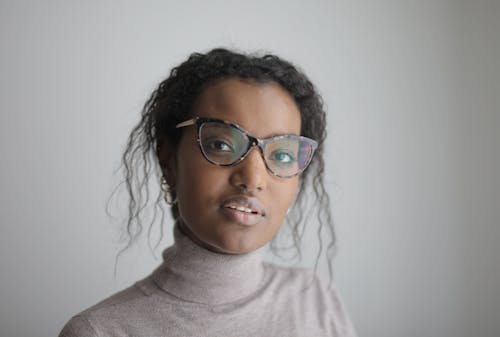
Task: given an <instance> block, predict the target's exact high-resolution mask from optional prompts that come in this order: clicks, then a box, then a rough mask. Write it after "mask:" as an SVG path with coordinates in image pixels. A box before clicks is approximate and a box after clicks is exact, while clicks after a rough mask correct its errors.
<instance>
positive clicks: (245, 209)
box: [228, 206, 255, 213]
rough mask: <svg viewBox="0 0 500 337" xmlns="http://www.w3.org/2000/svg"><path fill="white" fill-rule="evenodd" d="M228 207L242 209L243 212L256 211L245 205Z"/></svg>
mask: <svg viewBox="0 0 500 337" xmlns="http://www.w3.org/2000/svg"><path fill="white" fill-rule="evenodd" d="M228 207H229V208H232V209H235V210H238V211H241V212H246V213H255V212H254V211H252V210H251V209H250V208H246V207H243V206H228Z"/></svg>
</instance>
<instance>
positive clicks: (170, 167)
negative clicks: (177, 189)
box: [156, 142, 177, 187]
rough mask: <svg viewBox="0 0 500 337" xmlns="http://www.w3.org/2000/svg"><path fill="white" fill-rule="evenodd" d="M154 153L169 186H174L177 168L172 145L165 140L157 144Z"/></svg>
mask: <svg viewBox="0 0 500 337" xmlns="http://www.w3.org/2000/svg"><path fill="white" fill-rule="evenodd" d="M156 155H157V157H158V162H159V164H160V168H161V172H162V174H163V176H164V177H165V179H167V183H168V185H169V186H170V187H174V186H175V182H176V177H177V174H176V173H177V170H176V156H177V154H176V152H175V151H174V149H173V147H172V146H171V145H170V144H168V143H167V142H163V144H161V145H159V146H158V147H157V148H156Z"/></svg>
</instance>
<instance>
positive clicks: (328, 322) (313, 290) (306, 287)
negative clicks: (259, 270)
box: [266, 264, 356, 337]
mask: <svg viewBox="0 0 500 337" xmlns="http://www.w3.org/2000/svg"><path fill="white" fill-rule="evenodd" d="M266 268H267V270H268V274H269V275H270V277H269V281H268V282H269V285H268V286H269V287H271V288H272V289H273V293H274V296H275V299H276V300H277V301H280V302H282V303H283V304H285V305H286V307H287V308H288V309H289V310H297V315H298V316H299V315H300V316H303V317H304V318H305V319H307V320H315V319H319V322H318V324H320V325H325V326H329V327H328V329H331V331H333V333H332V335H334V336H349V337H351V336H356V333H355V331H354V328H353V325H352V323H351V319H350V317H349V314H348V312H347V309H346V307H345V305H344V302H343V300H342V298H341V296H340V293H339V290H338V289H337V287H336V285H335V283H334V282H330V283H327V282H325V281H324V280H323V279H322V278H320V277H319V276H318V275H317V274H316V273H314V272H313V271H312V270H310V269H306V268H299V267H281V266H277V265H274V264H266Z"/></svg>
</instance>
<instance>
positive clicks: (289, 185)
mask: <svg viewBox="0 0 500 337" xmlns="http://www.w3.org/2000/svg"><path fill="white" fill-rule="evenodd" d="M298 187H299V184H298V178H297V177H295V178H292V179H290V180H285V181H278V182H277V184H275V185H274V186H273V189H272V193H271V202H272V203H273V204H274V206H275V207H274V208H275V210H276V211H277V212H278V213H279V215H280V216H282V217H285V216H286V213H287V212H288V209H289V207H290V206H291V204H292V202H293V200H294V198H295V194H296V193H297V190H298Z"/></svg>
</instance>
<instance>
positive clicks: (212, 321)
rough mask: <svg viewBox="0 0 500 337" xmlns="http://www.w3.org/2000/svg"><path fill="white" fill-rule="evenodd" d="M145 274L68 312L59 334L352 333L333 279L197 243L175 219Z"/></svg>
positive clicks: (317, 336) (241, 336)
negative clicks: (169, 241)
mask: <svg viewBox="0 0 500 337" xmlns="http://www.w3.org/2000/svg"><path fill="white" fill-rule="evenodd" d="M174 239H175V242H174V244H173V245H172V246H171V247H169V248H167V249H166V250H165V251H164V252H163V263H162V264H161V265H160V266H159V267H158V268H157V269H156V270H155V271H154V272H153V273H152V274H151V275H149V276H148V277H146V278H144V279H143V280H140V281H138V282H136V283H135V284H134V285H132V286H131V287H129V288H127V289H125V290H122V291H120V292H118V293H117V294H115V295H113V296H111V297H109V298H107V299H105V300H103V301H102V302H100V303H98V304H96V305H94V306H92V307H90V308H89V309H87V310H85V311H83V312H81V313H79V314H78V315H76V316H74V317H72V318H71V319H70V320H69V322H68V323H67V324H66V325H65V326H64V328H63V329H62V331H61V333H60V335H59V337H103V336H113V337H121V336H123V337H125V336H127V337H131V336H132V337H187V336H189V337H194V336H196V337H197V336H200V337H229V336H231V337H247V336H248V337H250V336H252V337H253V336H273V337H277V336H283V337H285V336H286V337H293V336H301V337H305V336H314V337H322V336H329V337H334V336H338V337H351V336H355V332H354V328H353V327H352V324H351V322H350V319H349V317H348V315H347V313H346V310H345V308H344V306H343V304H342V301H341V300H340V297H339V295H338V292H337V290H336V289H335V287H334V286H332V287H327V286H326V285H325V284H323V283H322V281H321V280H320V279H319V278H318V277H317V276H316V275H315V274H314V273H312V272H311V271H308V270H306V269H303V268H289V267H279V266H277V265H274V264H270V263H267V262H264V261H263V248H261V249H259V250H256V251H254V252H251V253H247V254H241V255H226V254H217V253H214V252H211V251H209V250H206V249H204V248H202V247H199V246H198V245H196V244H195V243H193V242H192V241H191V240H190V239H189V238H188V237H187V236H185V235H184V234H182V233H181V232H180V231H179V230H178V228H177V227H175V228H174Z"/></svg>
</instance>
